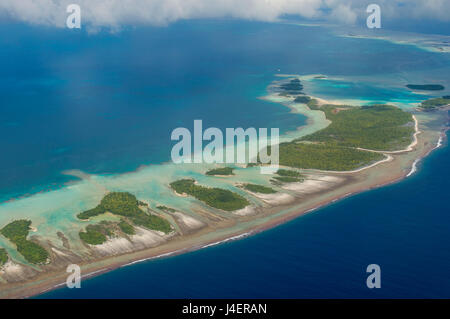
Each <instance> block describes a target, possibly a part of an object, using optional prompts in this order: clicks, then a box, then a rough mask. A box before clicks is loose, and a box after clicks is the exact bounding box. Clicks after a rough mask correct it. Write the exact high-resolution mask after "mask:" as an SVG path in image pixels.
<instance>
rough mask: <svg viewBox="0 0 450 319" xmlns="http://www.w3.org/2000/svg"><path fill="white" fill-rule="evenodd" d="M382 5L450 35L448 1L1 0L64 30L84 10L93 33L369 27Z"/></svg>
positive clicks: (18, 14)
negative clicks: (237, 25) (208, 26)
mask: <svg viewBox="0 0 450 319" xmlns="http://www.w3.org/2000/svg"><path fill="white" fill-rule="evenodd" d="M372 3H374V4H378V5H379V6H380V8H381V14H382V21H383V22H386V24H385V25H387V26H389V27H391V28H394V29H395V28H403V29H406V30H404V31H409V30H410V31H415V32H417V31H420V29H423V30H428V29H430V28H429V27H430V24H431V25H432V26H434V28H432V30H433V31H432V32H434V33H441V34H449V33H450V0H1V1H0V19H1V20H3V21H19V22H24V23H27V24H31V25H45V26H52V27H59V28H61V27H65V23H66V19H67V16H68V13H66V8H67V6H68V5H69V4H78V5H79V6H80V7H81V17H82V23H83V26H85V27H86V28H87V29H88V30H90V31H96V30H111V31H119V30H120V29H121V28H123V27H126V26H138V25H152V26H166V25H168V24H170V23H173V22H175V21H178V20H181V19H201V18H209V19H210V18H238V19H247V20H256V21H269V22H271V21H279V19H280V18H283V17H285V16H287V15H289V16H296V17H299V18H301V19H302V20H303V21H321V22H328V23H333V24H342V25H358V24H359V25H363V24H364V25H365V21H366V18H367V16H368V13H366V8H367V6H368V5H369V4H372Z"/></svg>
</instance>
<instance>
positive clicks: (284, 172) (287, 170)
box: [276, 168, 303, 178]
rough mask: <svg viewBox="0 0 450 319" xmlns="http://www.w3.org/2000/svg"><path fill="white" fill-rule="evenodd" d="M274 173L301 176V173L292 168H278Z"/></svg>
mask: <svg viewBox="0 0 450 319" xmlns="http://www.w3.org/2000/svg"><path fill="white" fill-rule="evenodd" d="M276 174H277V175H280V176H290V177H298V178H303V175H302V174H300V173H299V172H297V171H292V170H289V169H282V168H280V169H279V170H278V171H277V172H276Z"/></svg>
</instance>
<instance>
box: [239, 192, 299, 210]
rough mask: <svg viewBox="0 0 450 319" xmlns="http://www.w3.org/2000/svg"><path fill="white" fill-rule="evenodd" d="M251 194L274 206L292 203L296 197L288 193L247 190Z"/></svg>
mask: <svg viewBox="0 0 450 319" xmlns="http://www.w3.org/2000/svg"><path fill="white" fill-rule="evenodd" d="M247 192H248V193H250V194H251V195H253V196H255V197H256V198H259V199H261V200H262V201H263V202H265V203H267V204H269V205H272V206H278V205H280V206H281V205H286V204H289V203H292V202H294V201H295V197H294V196H292V195H289V194H286V193H280V192H278V193H274V194H262V193H253V192H250V191H247Z"/></svg>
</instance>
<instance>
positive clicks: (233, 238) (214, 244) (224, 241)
mask: <svg viewBox="0 0 450 319" xmlns="http://www.w3.org/2000/svg"><path fill="white" fill-rule="evenodd" d="M251 234H252V232H248V233H243V234H240V235H236V236H233V237H230V238H226V239H224V240H220V241H216V242H214V243H211V244H207V245H204V246H202V247H201V248H207V247H212V246H216V245H219V244H222V243H226V242H229V241H233V240H237V239H241V238H245V237H247V236H250V235H251Z"/></svg>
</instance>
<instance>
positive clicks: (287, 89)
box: [280, 79, 303, 95]
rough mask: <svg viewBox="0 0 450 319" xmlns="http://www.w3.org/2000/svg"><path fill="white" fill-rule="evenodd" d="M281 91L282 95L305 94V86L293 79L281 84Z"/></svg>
mask: <svg viewBox="0 0 450 319" xmlns="http://www.w3.org/2000/svg"><path fill="white" fill-rule="evenodd" d="M280 89H281V90H282V95H289V94H303V93H302V90H303V85H302V84H301V81H300V80H299V79H292V80H290V81H289V82H287V83H283V84H281V85H280Z"/></svg>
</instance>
